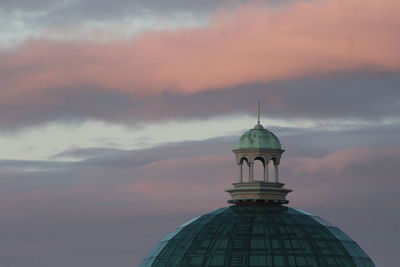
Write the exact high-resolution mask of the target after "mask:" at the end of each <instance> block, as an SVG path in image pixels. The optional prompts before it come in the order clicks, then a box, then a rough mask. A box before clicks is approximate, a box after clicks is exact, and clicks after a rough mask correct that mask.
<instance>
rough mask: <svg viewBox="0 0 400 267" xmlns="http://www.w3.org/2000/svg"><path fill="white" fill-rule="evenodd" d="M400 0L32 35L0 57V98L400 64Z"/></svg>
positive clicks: (220, 84)
mask: <svg viewBox="0 0 400 267" xmlns="http://www.w3.org/2000/svg"><path fill="white" fill-rule="evenodd" d="M399 13H400V2H398V1H395V0H387V1H377V0H346V1H341V0H332V1H322V0H321V1H309V2H297V3H294V4H290V5H288V6H285V7H281V8H279V9H271V8H268V7H266V6H262V5H242V6H240V7H238V8H237V9H235V10H233V11H232V10H230V11H227V10H222V11H219V12H217V13H216V14H215V15H214V16H213V17H212V19H211V22H210V24H209V25H208V26H205V27H203V28H183V29H180V30H176V31H158V32H147V33H144V34H142V35H140V36H138V37H137V38H135V39H133V40H130V41H112V40H110V41H109V42H106V43H88V42H77V41H54V40H43V39H42V40H29V41H27V42H26V43H25V44H23V45H22V46H21V47H18V48H16V49H15V50H13V51H3V52H2V53H1V56H0V58H1V61H0V76H1V77H2V91H3V99H4V96H5V93H6V92H7V93H8V96H10V94H11V95H13V94H15V93H16V94H17V95H18V94H19V93H23V92H25V91H34V90H42V89H52V88H60V87H71V88H81V87H83V86H85V85H86V86H87V85H91V86H98V87H101V88H107V89H108V90H117V91H124V92H129V93H132V94H134V95H143V94H153V93H161V92H163V91H166V90H172V91H176V92H178V93H193V92H198V91H201V90H210V89H212V88H224V87H229V86H235V85H238V84H242V83H248V82H262V81H269V80H275V79H289V78H294V77H298V76H302V75H309V74H315V73H327V72H328V73H329V72H335V71H341V70H347V69H355V68H362V67H368V66H373V67H375V68H381V69H386V70H399V69H400V53H399V50H398V47H399V45H400V35H399V34H398V29H399V27H400V17H399V16H398V14H399Z"/></svg>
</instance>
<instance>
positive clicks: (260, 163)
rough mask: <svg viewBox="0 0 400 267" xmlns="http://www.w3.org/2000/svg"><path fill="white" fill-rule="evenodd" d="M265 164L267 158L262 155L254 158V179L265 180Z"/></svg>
mask: <svg viewBox="0 0 400 267" xmlns="http://www.w3.org/2000/svg"><path fill="white" fill-rule="evenodd" d="M264 166H265V160H264V158H262V157H257V158H255V159H254V163H253V175H254V179H253V180H254V181H264V176H265V172H264Z"/></svg>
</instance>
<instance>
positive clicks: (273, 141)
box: [235, 124, 282, 150]
mask: <svg viewBox="0 0 400 267" xmlns="http://www.w3.org/2000/svg"><path fill="white" fill-rule="evenodd" d="M236 149H282V147H281V143H280V142H279V139H278V137H276V136H275V135H274V134H273V133H271V132H270V131H268V130H267V129H265V128H264V127H263V126H262V125H261V124H257V125H256V126H255V127H254V128H253V129H251V130H249V131H247V132H245V133H244V134H243V135H242V136H241V137H240V139H239V141H238V142H237V144H236V146H235V150H236Z"/></svg>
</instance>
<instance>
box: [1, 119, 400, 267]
mask: <svg viewBox="0 0 400 267" xmlns="http://www.w3.org/2000/svg"><path fill="white" fill-rule="evenodd" d="M271 130H273V131H274V132H275V133H276V134H277V135H278V136H279V137H280V139H281V141H282V143H283V145H284V147H285V149H286V150H287V151H286V152H285V154H284V158H283V160H282V168H281V173H282V177H283V178H282V179H283V182H285V183H286V184H287V186H288V187H289V188H294V189H295V191H294V192H293V193H291V195H290V197H289V198H290V200H291V205H292V206H294V207H298V208H301V209H304V210H308V211H310V212H312V213H315V214H318V215H320V216H321V217H324V218H326V219H328V220H330V221H331V222H332V223H334V224H336V225H338V226H339V227H341V228H342V229H343V230H345V231H346V232H348V233H349V234H350V235H351V236H352V237H353V238H355V239H356V240H357V241H359V243H360V245H361V246H362V247H363V248H364V249H365V250H366V251H367V252H368V253H369V254H370V255H371V256H372V257H373V259H374V260H375V262H376V264H377V266H387V267H395V266H396V264H397V251H395V248H396V247H397V246H396V244H397V239H396V236H395V235H393V231H396V229H397V228H396V227H397V225H398V223H399V222H400V217H399V216H398V214H400V213H399V210H398V207H397V204H396V203H398V201H399V195H400V194H399V192H398V191H399V190H398V188H399V184H398V183H399V182H398V179H397V176H398V172H399V167H398V166H400V165H399V163H400V162H399V158H400V157H397V156H395V155H397V154H390V153H392V152H390V151H395V152H393V153H400V144H399V141H398V137H397V135H396V133H397V132H398V127H397V126H387V127H384V128H376V127H375V126H371V127H367V126H366V127H364V128H363V129H354V130H343V131H325V132H324V131H305V130H297V129H285V128H281V129H275V128H273V129H271ZM236 138H237V137H221V138H215V139H210V140H205V141H193V142H181V143H173V144H168V145H165V146H161V147H154V148H150V149H142V150H133V151H127V150H117V149H102V148H93V149H84V150H79V149H75V150H69V151H65V152H63V153H62V154H59V155H58V157H60V158H62V157H67V156H76V157H80V158H82V159H81V160H80V161H78V162H61V163H57V164H56V163H55V165H52V163H51V162H16V161H2V162H0V164H1V166H2V167H1V169H0V203H2V204H0V211H1V212H2V214H3V219H2V221H1V225H2V227H1V230H0V234H1V236H2V238H3V240H4V242H2V249H1V250H0V255H1V257H2V263H3V264H5V265H9V266H14V267H19V266H21V267H22V266H26V265H27V264H28V263H29V264H28V265H29V266H32V267H36V266H40V267H46V266H54V265H57V266H61V267H63V266H77V267H79V266H85V267H90V266H96V267H101V266H107V267H108V266H115V267H119V266H121V267H124V266H137V265H138V263H139V262H140V260H141V259H142V258H143V257H144V256H145V254H146V253H147V252H148V251H149V250H150V248H151V247H152V246H153V245H154V244H155V243H156V242H157V241H158V240H160V239H161V238H162V237H163V235H165V234H166V233H168V232H169V231H171V230H172V229H174V227H176V226H178V225H179V224H181V223H183V222H184V221H186V220H188V219H189V218H191V217H194V216H197V215H200V214H203V213H205V212H207V211H209V210H213V209H216V208H219V207H221V206H224V205H226V204H225V201H226V199H227V198H228V195H227V194H226V193H225V192H223V190H224V189H225V188H227V187H229V184H230V183H231V182H233V181H235V177H236V173H237V170H236V166H235V163H234V157H233V155H232V154H231V152H230V150H231V148H232V146H233V144H234V142H235V140H236ZM371 140H374V142H371ZM354 148H362V149H366V150H367V151H369V152H371V153H369V154H360V155H359V156H358V157H356V158H349V161H350V163H349V164H347V165H346V166H344V168H343V169H341V170H340V171H339V172H337V171H334V169H332V168H325V167H323V165H321V167H320V168H319V169H316V170H313V171H307V169H305V168H303V169H302V170H303V171H299V170H298V168H299V167H304V166H302V165H303V164H309V162H308V161H304V160H312V161H316V162H318V160H321V159H323V158H326V157H329V156H330V155H335V153H338V152H340V153H342V152H341V151H346V150H348V149H354ZM388 151H389V152H388ZM340 155H341V154H337V155H336V156H334V157H332V156H331V159H332V166H333V167H335V166H336V164H337V162H336V161H335V160H337V159H338V157H339V158H340ZM375 157H377V158H375ZM7 166H8V167H7ZM32 166H37V167H38V169H41V170H42V171H35V170H30V169H31V168H32ZM49 166H50V167H49ZM5 167H7V168H5ZM48 167H49V168H48ZM45 168H47V169H46V170H45V171H43V169H45ZM27 170H28V171H27ZM29 170H30V171H29ZM311 185H312V186H311ZM382 225H385V227H382ZM376 233H379V235H378V234H376ZM391 248H393V249H391ZM21 254H22V255H24V257H21V256H20V255H21Z"/></svg>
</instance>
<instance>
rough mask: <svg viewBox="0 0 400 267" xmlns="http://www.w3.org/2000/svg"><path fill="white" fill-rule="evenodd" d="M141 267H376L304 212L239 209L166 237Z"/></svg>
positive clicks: (263, 206)
mask: <svg viewBox="0 0 400 267" xmlns="http://www.w3.org/2000/svg"><path fill="white" fill-rule="evenodd" d="M140 266H141V267H150V266H151V267H166V266H168V267H173V266H177V267H178V266H179V267H187V266H198V267H200V266H203V267H204V266H214V267H234V266H242V267H257V266H258V267H261V266H263V267H278V266H279V267H292V266H293V267H295V266H302V267H314V266H315V267H317V266H318V267H333V266H337V267H339V266H340V267H374V266H375V265H374V264H373V263H372V261H371V260H370V258H369V257H368V256H367V255H366V254H365V252H364V251H363V250H362V249H361V248H360V247H359V246H358V245H357V244H356V242H354V241H353V240H352V239H351V238H350V237H348V236H347V235H346V234H344V233H343V232H342V231H341V230H339V229H338V228H337V227H335V226H333V225H331V224H330V223H328V222H326V221H324V220H323V219H321V218H320V217H316V216H313V215H311V214H309V213H305V212H303V211H300V210H298V209H294V208H288V207H284V206H279V205H266V204H252V205H233V206H229V207H225V208H221V209H218V210H215V211H212V212H210V213H208V214H205V215H203V216H200V217H197V218H195V219H193V220H191V221H189V222H187V223H186V224H183V225H181V226H180V227H178V228H177V229H176V230H175V231H174V232H172V233H171V234H170V235H168V236H167V237H166V238H164V239H163V240H162V241H161V242H160V243H159V244H158V245H157V246H156V247H155V249H154V250H153V251H152V252H151V253H150V254H149V255H148V256H147V257H146V258H145V259H144V261H143V262H142V264H141V265H140Z"/></svg>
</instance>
